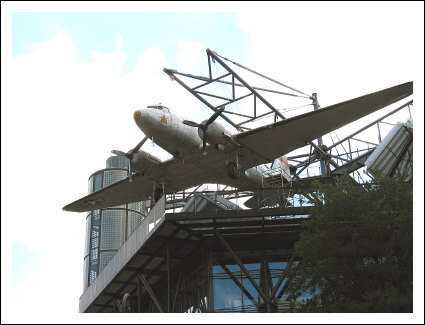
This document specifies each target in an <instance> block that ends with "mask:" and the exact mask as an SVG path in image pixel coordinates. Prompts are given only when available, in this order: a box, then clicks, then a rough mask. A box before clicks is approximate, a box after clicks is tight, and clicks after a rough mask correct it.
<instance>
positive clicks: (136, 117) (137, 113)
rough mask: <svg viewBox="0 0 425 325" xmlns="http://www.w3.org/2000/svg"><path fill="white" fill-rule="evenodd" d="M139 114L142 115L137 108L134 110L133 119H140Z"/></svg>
mask: <svg viewBox="0 0 425 325" xmlns="http://www.w3.org/2000/svg"><path fill="white" fill-rule="evenodd" d="M140 116H142V112H141V111H140V109H139V110H137V111H135V112H134V114H133V117H134V120H135V121H137V120H139V119H140Z"/></svg>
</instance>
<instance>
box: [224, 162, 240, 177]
mask: <svg viewBox="0 0 425 325" xmlns="http://www.w3.org/2000/svg"><path fill="white" fill-rule="evenodd" d="M226 170H227V175H228V176H229V177H230V178H231V179H237V178H238V177H239V168H238V166H237V165H236V163H234V162H230V163H228V164H227V166H226Z"/></svg>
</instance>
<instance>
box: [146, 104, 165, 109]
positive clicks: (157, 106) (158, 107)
mask: <svg viewBox="0 0 425 325" xmlns="http://www.w3.org/2000/svg"><path fill="white" fill-rule="evenodd" d="M148 108H154V109H162V106H161V105H151V106H148Z"/></svg>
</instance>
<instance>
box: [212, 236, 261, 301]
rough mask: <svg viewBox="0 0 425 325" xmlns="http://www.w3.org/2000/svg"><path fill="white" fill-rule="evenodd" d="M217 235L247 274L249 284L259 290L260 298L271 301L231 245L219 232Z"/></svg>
mask: <svg viewBox="0 0 425 325" xmlns="http://www.w3.org/2000/svg"><path fill="white" fill-rule="evenodd" d="M215 233H216V235H217V238H218V239H219V240H220V242H221V243H222V244H223V246H224V247H225V248H226V249H227V250H228V251H229V253H230V254H231V255H232V257H233V259H234V260H235V262H236V264H238V265H239V267H240V268H241V270H242V272H243V273H244V274H245V276H246V277H247V278H248V280H249V282H251V284H252V285H253V287H254V288H255V290H257V292H258V293H259V294H260V296H261V297H262V298H263V299H264V301H265V302H267V301H268V300H269V299H268V297H267V296H266V295H265V294H264V292H263V290H261V288H260V287H259V286H258V284H257V282H255V281H254V279H253V278H252V277H251V275H250V274H249V272H248V270H247V269H246V267H245V266H244V265H243V264H242V262H241V260H240V259H239V257H238V256H237V255H236V254H235V252H234V251H233V250H232V248H231V247H230V245H229V244H228V243H227V241H226V240H225V239H224V238H223V236H222V235H220V234H219V233H218V232H217V231H216V232H215Z"/></svg>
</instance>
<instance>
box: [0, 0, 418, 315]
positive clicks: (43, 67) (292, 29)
mask: <svg viewBox="0 0 425 325" xmlns="http://www.w3.org/2000/svg"><path fill="white" fill-rule="evenodd" d="M1 6H2V7H1V9H2V10H1V18H2V19H1V24H2V25H1V27H2V28H1V29H2V31H1V33H2V38H1V41H2V47H1V48H2V55H1V58H2V61H1V68H2V110H1V120H2V122H1V123H2V125H1V132H2V146H1V147H2V148H1V152H2V159H1V165H2V183H1V184H2V185H1V186H2V210H1V212H2V213H1V214H2V224H1V228H2V282H1V283H2V285H1V287H2V323H3V322H12V323H14V322H36V323H43V322H47V323H55V322H59V323H68V322H87V321H94V320H93V319H96V320H98V319H102V321H103V322H128V321H130V322H137V318H130V319H125V320H124V318H114V317H112V318H106V319H105V318H92V317H94V316H93V315H91V316H87V315H81V314H78V302H79V297H80V296H81V294H82V290H83V285H82V284H83V279H82V277H83V255H84V238H85V219H86V214H85V213H70V212H64V211H62V207H63V206H65V205H66V204H68V203H70V202H72V201H74V200H76V199H78V198H80V197H82V196H84V195H86V194H87V180H88V177H89V176H90V175H91V174H92V173H93V172H95V171H97V170H99V169H102V168H105V163H106V159H107V158H108V157H109V156H111V153H110V152H111V149H118V150H122V151H128V150H129V149H131V148H133V147H134V146H135V145H136V144H137V143H138V142H139V141H140V140H141V139H142V137H143V136H144V135H143V134H142V133H141V131H140V130H139V129H138V128H137V126H136V125H135V123H134V121H133V112H134V110H135V109H139V108H143V107H146V105H149V104H156V103H158V102H162V103H164V104H167V105H168V106H170V107H171V108H173V109H175V110H177V111H179V112H181V113H182V114H184V115H186V116H189V117H190V118H191V119H193V120H195V121H201V120H202V119H203V118H207V117H208V116H209V115H211V111H210V110H209V109H208V108H207V107H206V106H203V104H202V103H201V102H199V101H198V100H197V99H196V98H194V97H193V96H192V95H191V94H190V93H189V92H187V91H186V90H184V89H183V88H182V87H181V86H180V85H178V84H177V83H176V82H171V81H170V78H169V77H168V76H167V75H166V74H165V73H164V72H163V68H172V69H176V70H178V71H181V72H187V73H191V74H195V75H207V72H208V70H207V56H206V53H205V51H206V49H207V48H209V49H211V50H214V51H216V52H217V53H218V54H220V55H222V56H225V57H227V58H229V59H232V60H233V61H236V62H238V63H241V64H243V65H245V66H247V67H250V68H252V69H254V70H256V71H258V72H261V73H263V74H265V75H267V76H269V77H271V78H274V79H277V80H279V81H280V82H283V83H285V84H287V85H290V86H292V87H294V88H296V89H299V90H301V91H303V92H305V93H307V94H311V93H313V92H315V93H317V94H318V99H319V103H320V105H321V106H322V107H326V106H329V105H332V104H335V103H338V102H341V101H345V100H348V99H351V98H355V97H358V96H361V95H365V94H368V93H371V92H374V91H378V90H381V89H384V88H388V87H391V86H395V85H397V84H400V83H404V82H408V81H413V82H414V106H413V116H414V132H415V142H414V151H415V161H417V162H419V163H420V164H421V162H423V149H422V148H423V107H424V106H423V86H424V85H423V70H424V65H423V62H424V47H423V45H424V43H423V39H424V32H423V31H424V14H423V12H424V10H423V9H424V5H423V2H405V1H403V2H362V3H353V2H341V3H340V2H311V3H307V2H261V3H260V2H243V3H241V2H230V3H228V2H225V3H224V2H221V3H215V2H177V3H175V2H155V3H151V2H130V3H128V2H119V4H117V3H115V2H106V3H105V2H101V3H97V2H96V3H92V2H87V3H86V2H84V3H82V2H76V3H75V2H74V3H72V2H71V3H61V2H54V3H53V4H52V3H50V2H8V1H3V2H2V3H1ZM165 11H166V12H165ZM366 120H367V119H366ZM370 120H371V119H370ZM370 120H369V121H370ZM143 149H144V150H146V151H149V152H152V153H154V154H159V155H163V154H161V153H160V150H159V148H158V146H155V147H153V146H152V144H151V143H146V144H145V145H144V147H143ZM163 157H165V156H163ZM415 166H418V165H415ZM419 167H422V168H417V167H415V189H416V188H418V189H419V191H422V193H423V183H421V182H423V164H422V166H419ZM416 194H420V193H418V190H416V191H415V195H416ZM417 201H418V200H416V201H415V215H418V214H419V215H420V216H421V217H420V218H415V231H416V232H415V240H417V241H415V245H418V246H420V248H421V247H422V248H421V249H423V230H419V229H423V207H421V206H420V205H419V204H417ZM419 203H420V202H419ZM18 207H19V209H18ZM21 208H22V209H21ZM418 225H419V226H418ZM418 231H422V232H421V233H418ZM415 247H416V246H415ZM418 250H419V249H416V250H415V263H416V264H415V270H419V275H421V277H417V276H415V281H419V282H415V288H418V290H419V288H422V289H421V290H423V250H422V254H421V252H420V251H419V254H420V255H421V256H422V257H420V256H419V255H418V258H419V259H417V258H416V256H417V255H416V254H417V253H418ZM415 275H418V273H417V272H416V273H415ZM420 281H422V282H420ZM416 283H419V285H416ZM416 296H418V297H422V298H421V299H423V291H422V295H421V293H420V292H419V295H418V292H415V297H416ZM415 301H417V300H415ZM422 301H423V300H422ZM415 312H416V309H415ZM420 315H422V316H421V317H422V320H423V310H422V314H419V316H420ZM414 316H417V315H416V314H414V315H413V316H412V315H410V317H414ZM218 317H220V316H218ZM226 317H227V316H226ZM256 317H257V316H253V318H250V319H249V320H247V321H248V322H249V321H254V322H255V320H256V321H257V322H258V321H260V322H261V321H262V319H261V318H256ZM282 317H283V316H282ZM356 317H359V322H360V321H362V320H367V321H368V322H373V321H374V320H373V319H372V320H371V319H368V318H362V316H361V315H356ZM398 317H399V316H398V315H391V317H389V316H388V317H387V316H385V315H383V318H379V320H378V319H377V320H376V322H382V321H384V322H385V321H388V322H415V318H406V315H404V316H400V318H398ZM285 318H286V319H289V320H290V321H291V322H298V321H299V319H300V318H293V317H292V316H286V315H285ZM226 319H229V318H226ZM231 319H232V318H230V321H231ZM320 320H321V318H320V315H318V318H317V319H316V321H318V322H320ZM149 321H150V322H152V321H154V320H152V319H151V318H149ZM195 321H205V320H204V319H199V318H198V319H196V320H195ZM271 321H273V319H271ZM276 321H279V320H278V319H277V320H276ZM340 321H344V320H343V319H339V320H338V322H340ZM170 322H192V319H188V317H186V318H181V319H180V318H179V317H177V318H173V320H170ZM323 322H332V320H329V319H325V318H324V320H323Z"/></svg>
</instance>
